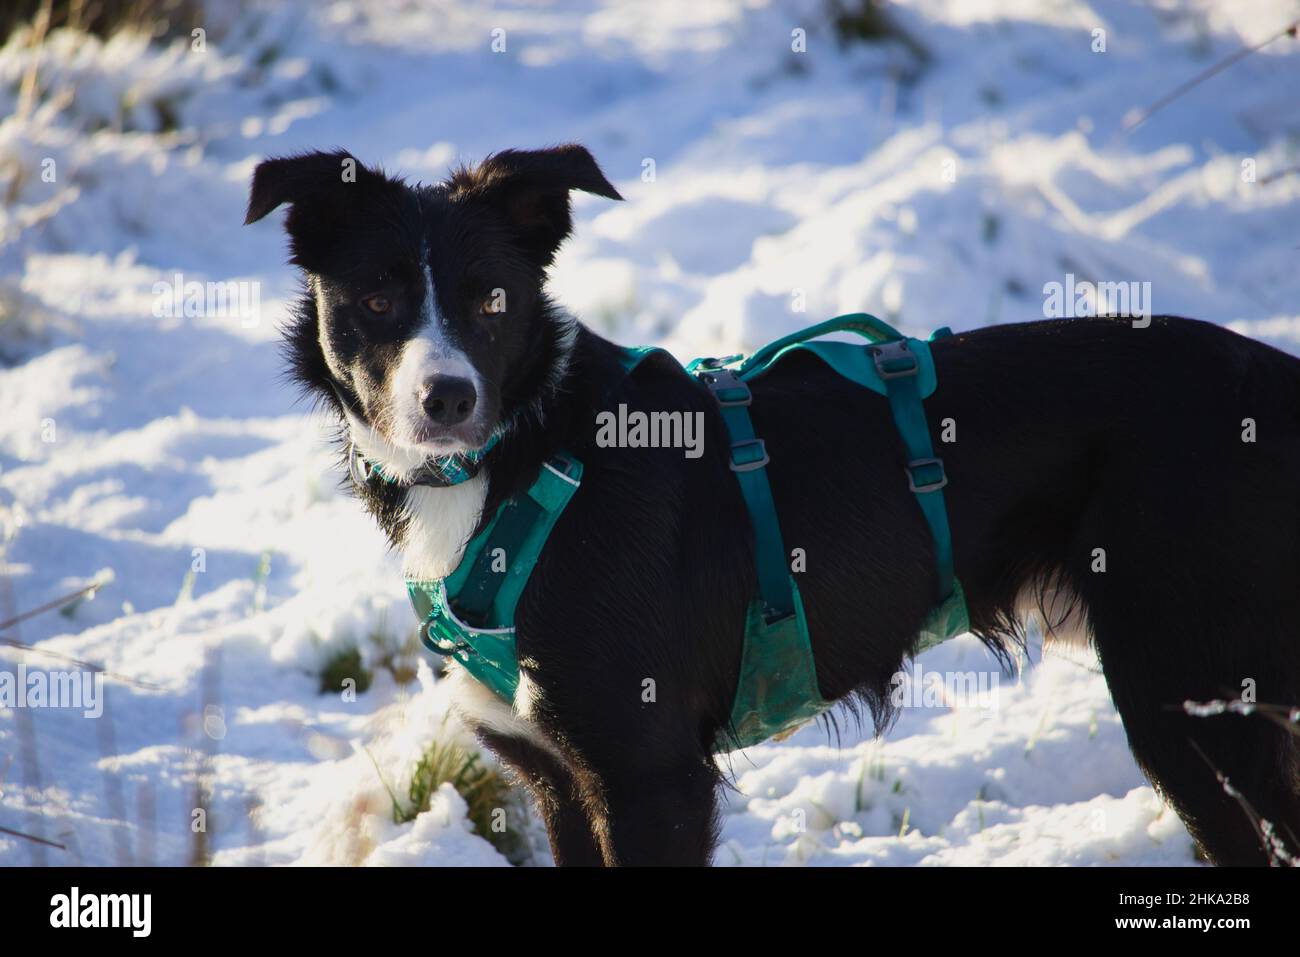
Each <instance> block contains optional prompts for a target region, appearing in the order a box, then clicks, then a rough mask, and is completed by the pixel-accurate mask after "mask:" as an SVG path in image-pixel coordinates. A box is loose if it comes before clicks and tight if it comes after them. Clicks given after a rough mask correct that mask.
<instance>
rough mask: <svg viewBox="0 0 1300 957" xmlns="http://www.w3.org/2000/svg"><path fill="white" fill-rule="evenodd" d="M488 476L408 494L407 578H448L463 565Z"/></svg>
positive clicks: (422, 487) (411, 490) (412, 490)
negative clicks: (464, 554) (458, 566)
mask: <svg viewBox="0 0 1300 957" xmlns="http://www.w3.org/2000/svg"><path fill="white" fill-rule="evenodd" d="M486 497H487V473H486V472H479V474H478V475H476V476H474V477H473V478H472V479H470V480H469V481H468V482H461V483H460V484H459V485H449V486H447V487H446V488H430V487H428V486H425V485H413V486H411V488H409V489H408V490H407V492H406V502H405V510H406V514H407V517H408V519H409V522H408V524H407V527H406V539H405V550H404V552H403V556H402V557H403V566H404V571H405V572H406V575H407V577H409V578H419V579H422V580H429V579H434V578H446V577H447V576H448V575H450V574H451V573H452V572H454V571H455V570H456V566H457V565H459V564H460V557H461V555H462V554H463V553H464V551H465V546H466V545H468V544H469V538H470V535H471V534H472V533H473V531H474V527H475V526H476V525H477V524H478V520H479V515H481V514H482V512H483V500H484V499H485V498H486Z"/></svg>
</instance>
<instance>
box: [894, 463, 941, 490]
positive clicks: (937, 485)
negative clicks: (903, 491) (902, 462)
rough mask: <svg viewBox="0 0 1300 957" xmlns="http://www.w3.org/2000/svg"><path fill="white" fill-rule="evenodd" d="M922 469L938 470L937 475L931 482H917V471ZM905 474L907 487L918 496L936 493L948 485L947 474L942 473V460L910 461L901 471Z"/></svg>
mask: <svg viewBox="0 0 1300 957" xmlns="http://www.w3.org/2000/svg"><path fill="white" fill-rule="evenodd" d="M924 468H930V469H938V475H937V477H936V478H934V479H933V480H932V481H929V482H925V481H918V479H917V471H918V470H920V469H924ZM903 471H905V472H906V473H907V487H908V488H909V489H910V490H911V491H913V492H915V493H916V494H918V495H922V494H924V493H926V492H937V491H939V489H941V488H943V487H944V486H945V485H947V484H948V473H947V472H945V471H944V468H943V459H912V461H910V462H908V463H907V467H906V468H905V469H904V470H903Z"/></svg>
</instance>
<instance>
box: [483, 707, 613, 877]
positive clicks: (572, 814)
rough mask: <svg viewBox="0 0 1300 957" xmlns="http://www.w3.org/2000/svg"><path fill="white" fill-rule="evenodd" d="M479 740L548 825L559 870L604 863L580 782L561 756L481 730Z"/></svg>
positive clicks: (507, 736)
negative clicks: (521, 785) (515, 779)
mask: <svg viewBox="0 0 1300 957" xmlns="http://www.w3.org/2000/svg"><path fill="white" fill-rule="evenodd" d="M478 737H479V740H480V741H482V742H483V744H484V746H486V747H487V748H489V749H491V750H492V752H493V753H494V754H496V756H497V757H498V758H500V759H501V761H503V762H504V763H505V764H506V765H507V766H508V767H510V768H511V769H512V770H513V771H514V772H515V773H516V774H518V775H519V777H520V778H522V779H523V782H524V784H525V786H526V787H527V788H528V791H529V793H530V794H531V795H532V797H533V801H534V803H535V804H536V806H537V811H538V813H539V814H540V815H541V817H542V822H543V823H544V824H545V825H546V836H547V838H548V839H549V840H550V843H551V856H552V857H554V858H555V863H556V865H557V866H560V867H573V866H578V867H599V866H600V865H601V864H603V863H604V858H603V856H602V855H601V851H600V848H599V846H598V845H597V843H596V837H595V833H594V831H593V828H592V818H591V816H590V815H589V814H588V812H587V808H586V802H584V800H583V796H582V794H583V789H582V787H581V785H580V782H579V779H578V778H577V777H576V776H575V775H574V773H573V772H572V771H571V769H570V768H569V767H568V766H567V765H566V764H565V762H563V761H562V760H561V759H560V758H559V757H558V756H556V755H555V754H553V753H552V752H551V751H549V750H547V749H546V748H544V747H541V746H539V745H537V744H535V743H533V742H531V741H529V740H527V739H526V738H522V737H514V736H509V735H504V734H501V733H499V732H495V731H490V730H486V729H480V730H479V731H478Z"/></svg>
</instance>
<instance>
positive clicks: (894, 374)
mask: <svg viewBox="0 0 1300 957" xmlns="http://www.w3.org/2000/svg"><path fill="white" fill-rule="evenodd" d="M907 343H908V340H906V339H894V340H891V341H889V342H884V343H881V344H880V345H876V346H872V347H871V356H872V359H873V360H874V361H875V364H876V371H877V372H878V373H879V374H880V378H881V379H882V380H883V381H884V383H885V390H886V394H887V396H888V397H889V408H890V411H892V412H893V415H894V425H895V426H896V427H897V429H898V435H899V438H901V439H902V440H903V446H904V448H906V449H907V458H908V462H907V465H905V466H904V467H903V470H904V472H906V474H907V487H908V488H909V489H910V490H911V491H912V492H913V493H914V494H915V495H916V501H917V504H918V505H920V506H921V513H922V514H923V515H924V516H925V521H926V524H927V525H929V526H930V535H931V537H932V538H933V539H934V564H935V571H936V572H937V575H938V580H939V589H938V591H939V595H938V597H939V601H940V602H943V601H946V600H947V599H948V597H949V596H950V595H951V594H952V591H953V571H952V533H951V531H950V530H949V528H948V509H947V507H946V505H945V504H944V500H943V487H944V486H945V485H947V484H948V476H947V473H945V472H944V468H943V459H940V458H936V457H935V454H934V446H933V445H932V444H931V443H930V426H929V424H928V423H927V422H926V418H925V406H924V404H923V403H922V401H921V393H920V389H919V388H918V386H917V377H918V373H919V371H920V362H919V361H918V360H917V358H916V355H915V354H914V353H913V352H912V350H911V349H910V348H909V347H908V344H907Z"/></svg>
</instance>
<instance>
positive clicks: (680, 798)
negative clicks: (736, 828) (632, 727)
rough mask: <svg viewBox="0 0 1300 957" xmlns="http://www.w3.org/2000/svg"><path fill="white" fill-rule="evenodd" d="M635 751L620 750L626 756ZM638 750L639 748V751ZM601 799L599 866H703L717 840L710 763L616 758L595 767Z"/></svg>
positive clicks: (715, 786)
mask: <svg viewBox="0 0 1300 957" xmlns="http://www.w3.org/2000/svg"><path fill="white" fill-rule="evenodd" d="M639 751H640V749H638V748H637V747H636V746H635V745H630V746H628V747H627V749H626V754H627V755H628V756H629V757H635V755H636V754H637V753H638V752H639ZM640 753H644V751H640ZM598 773H599V775H600V777H601V780H602V783H603V785H604V787H603V795H604V801H603V802H602V805H603V806H601V807H600V808H599V809H598V811H597V815H596V836H597V838H598V840H599V842H600V850H601V854H602V856H603V857H604V861H605V864H606V865H607V866H610V867H614V866H620V865H624V866H626V865H647V864H678V865H680V864H695V865H707V864H708V863H709V862H710V861H711V860H712V857H713V848H714V847H715V846H716V845H717V841H718V821H717V789H718V772H717V770H716V768H715V767H714V766H713V765H712V764H711V763H710V764H704V763H687V764H683V765H678V766H676V767H662V768H659V769H652V768H650V767H644V766H635V765H629V764H625V763H623V762H618V763H617V764H616V765H614V766H607V767H605V768H603V769H600V770H599V771H598Z"/></svg>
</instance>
